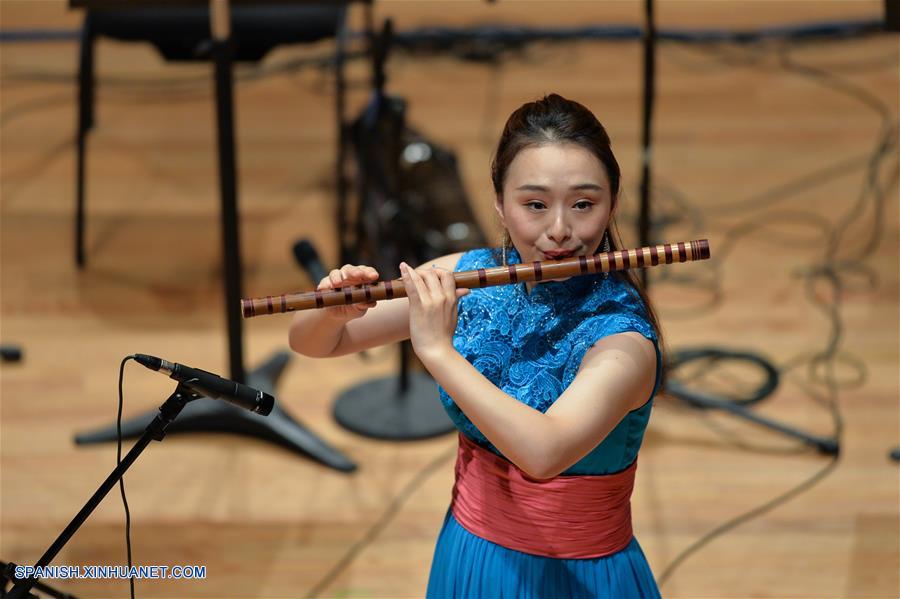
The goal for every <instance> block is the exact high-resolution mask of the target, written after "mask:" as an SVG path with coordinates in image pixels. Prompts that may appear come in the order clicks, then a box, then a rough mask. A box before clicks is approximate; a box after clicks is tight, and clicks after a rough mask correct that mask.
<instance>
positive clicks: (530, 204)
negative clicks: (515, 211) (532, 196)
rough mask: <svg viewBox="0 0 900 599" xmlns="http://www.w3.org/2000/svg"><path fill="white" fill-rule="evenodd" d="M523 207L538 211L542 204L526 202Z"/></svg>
mask: <svg viewBox="0 0 900 599" xmlns="http://www.w3.org/2000/svg"><path fill="white" fill-rule="evenodd" d="M525 205H526V206H528V207H529V208H531V209H532V210H539V209H541V208H543V207H544V204H543V202H538V201H536V200H535V201H531V202H526V203H525Z"/></svg>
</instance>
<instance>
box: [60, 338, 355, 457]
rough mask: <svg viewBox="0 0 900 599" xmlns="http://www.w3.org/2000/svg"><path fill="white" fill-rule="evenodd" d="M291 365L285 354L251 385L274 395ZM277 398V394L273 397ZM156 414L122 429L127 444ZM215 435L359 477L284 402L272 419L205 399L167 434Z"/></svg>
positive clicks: (86, 438) (101, 432) (88, 438)
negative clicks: (257, 442) (275, 448)
mask: <svg viewBox="0 0 900 599" xmlns="http://www.w3.org/2000/svg"><path fill="white" fill-rule="evenodd" d="M289 359H290V353H288V352H279V353H277V354H275V355H274V356H272V357H271V358H269V359H268V360H267V361H266V362H264V363H263V364H262V365H261V366H260V367H259V368H257V369H256V370H254V371H253V372H251V373H249V374H248V376H247V384H248V385H250V386H251V387H254V388H256V389H259V390H261V391H265V392H266V393H273V390H274V388H275V382H276V381H277V380H278V378H279V377H280V376H281V373H282V371H283V370H284V367H285V366H286V365H287V363H288V360H289ZM273 394H274V393H273ZM157 413H158V412H157V411H155V410H154V411H150V412H147V413H146V414H143V415H141V416H137V417H135V418H132V419H130V420H127V421H125V422H123V423H122V438H123V439H133V438H135V437H138V436H140V435H141V434H142V433H143V432H144V430H145V429H146V428H147V426H148V425H149V424H150V422H152V421H153V419H154V418H155V417H156V415H157ZM192 432H215V433H234V434H238V435H248V436H251V437H256V438H259V439H263V440H265V441H269V442H271V443H275V444H276V445H280V446H282V447H285V448H287V449H289V450H292V451H297V452H299V453H302V454H305V455H307V456H309V457H311V458H313V459H315V460H317V461H319V462H321V463H322V464H325V465H326V466H330V467H332V468H334V469H335V470H340V471H341V472H353V471H354V470H356V464H355V463H354V462H352V461H351V460H350V459H349V458H347V457H346V456H344V455H343V454H342V453H340V452H339V451H338V450H336V449H334V448H333V447H331V446H330V445H328V444H327V443H325V442H324V441H322V440H321V439H319V438H318V437H316V436H315V435H314V434H313V433H312V432H310V431H309V430H308V429H307V428H306V427H304V426H303V425H302V424H300V423H299V422H297V421H296V420H295V419H294V418H292V417H291V416H290V415H289V414H288V413H287V412H285V411H284V410H282V409H281V408H280V407H279V404H278V402H276V403H275V407H274V408H273V409H272V413H271V414H269V415H268V416H260V415H259V414H254V413H252V412H248V411H247V410H242V409H240V408H238V407H236V406H232V405H231V404H228V403H225V402H222V401H215V400H212V399H208V398H205V397H204V398H201V399H198V400H195V401H192V402H191V403H189V404H187V405H186V406H185V407H184V409H183V410H182V412H181V415H180V416H179V418H178V420H176V421H175V422H173V423H172V424H171V425H169V427H168V429H167V433H169V434H178V433H192ZM116 439H117V432H116V426H115V425H114V424H113V425H111V426H106V427H103V428H100V429H96V430H93V431H87V432H84V433H79V434H76V435H75V443H77V444H78V445H85V444H90V443H104V442H108V441H115V440H116Z"/></svg>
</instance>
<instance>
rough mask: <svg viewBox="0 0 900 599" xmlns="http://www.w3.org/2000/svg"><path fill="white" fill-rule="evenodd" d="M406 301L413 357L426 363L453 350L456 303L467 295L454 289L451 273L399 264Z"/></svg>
mask: <svg viewBox="0 0 900 599" xmlns="http://www.w3.org/2000/svg"><path fill="white" fill-rule="evenodd" d="M400 274H401V276H402V278H403V285H404V287H406V296H407V297H408V298H409V338H410V341H412V345H413V349H415V352H416V355H418V356H419V358H420V359H421V360H422V361H423V362H425V363H426V365H427V361H428V360H429V359H432V358H435V359H439V357H440V356H441V355H445V354H446V352H447V351H452V350H453V332H454V331H455V330H456V321H457V301H458V299H459V298H460V297H463V296H464V295H467V294H468V293H469V290H468V289H465V288H460V289H457V288H456V279H454V278H453V273H452V272H450V271H449V270H446V269H443V268H436V267H435V268H423V269H421V270H414V269H412V268H410V267H409V265H407V264H406V263H405V262H401V263H400Z"/></svg>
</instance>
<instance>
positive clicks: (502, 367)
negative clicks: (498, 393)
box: [427, 249, 662, 599]
mask: <svg viewBox="0 0 900 599" xmlns="http://www.w3.org/2000/svg"><path fill="white" fill-rule="evenodd" d="M519 261H520V257H519V255H518V253H517V252H516V251H515V250H512V252H511V253H510V254H509V257H508V262H509V263H510V264H514V263H517V262H519ZM493 266H498V256H497V252H496V250H491V249H478V250H473V251H470V252H466V253H465V254H463V256H462V257H461V258H460V260H459V262H458V263H457V265H456V270H457V271H463V270H474V269H477V268H490V267H493ZM625 331H636V332H638V333H640V334H642V335H644V336H645V337H647V338H648V339H649V340H651V341H652V342H653V345H654V346H655V347H656V355H657V376H656V385H655V386H654V388H653V392H652V393H651V394H650V397H648V400H647V402H646V403H645V404H644V405H643V406H642V407H640V408H638V409H636V410H634V411H632V412H629V413H628V414H627V415H626V416H625V418H624V419H623V420H622V421H621V422H620V423H619V424H618V425H617V426H616V427H615V429H613V431H612V432H611V433H610V434H609V435H608V436H607V437H606V438H605V439H604V440H603V442H602V443H600V444H599V445H598V446H597V447H595V448H594V449H593V450H592V451H591V452H590V453H589V454H588V455H586V456H585V457H584V458H582V459H581V460H579V461H578V462H577V463H576V464H574V465H572V466H571V467H570V468H569V469H568V470H566V471H565V472H563V473H562V476H565V475H580V474H594V475H596V474H612V473H616V472H619V471H622V470H624V469H626V468H627V467H628V466H630V465H631V464H632V462H634V460H635V459H636V458H637V454H638V450H639V449H640V446H641V441H642V440H643V437H644V430H645V428H646V426H647V421H648V420H649V418H650V410H651V406H652V403H653V402H652V398H653V395H655V393H656V390H657V388H658V387H659V382H660V374H661V372H662V370H661V367H660V366H661V359H660V352H659V345H658V342H657V336H656V332H655V331H654V330H653V326H652V325H651V324H650V322H649V320H648V318H647V313H646V310H645V309H644V305H643V302H642V301H641V299H640V296H639V295H637V293H636V292H635V291H634V290H633V289H632V288H631V286H630V285H628V283H627V282H625V281H624V280H623V279H621V278H620V277H619V276H617V275H615V274H611V275H609V277H608V278H607V279H604V278H603V277H602V276H601V275H584V276H579V277H572V278H570V279H568V280H566V281H560V282H545V283H539V284H537V285H535V286H534V287H533V288H532V291H531V292H530V293H529V292H527V291H526V289H525V284H524V283H520V284H518V285H501V286H496V287H486V288H483V289H473V290H472V291H471V293H469V294H468V295H466V296H464V297H462V298H461V299H460V301H459V321H458V324H457V328H456V332H455V333H454V336H453V346H454V347H455V348H456V350H457V351H458V352H459V353H460V354H462V355H463V356H464V357H465V358H466V359H467V360H468V361H469V362H470V363H472V364H473V365H474V366H475V368H476V369H477V370H478V371H479V372H481V373H482V374H483V375H484V376H485V377H487V378H488V379H489V380H490V381H491V382H493V383H494V384H495V385H496V386H497V387H498V388H499V389H501V390H502V391H503V392H505V393H507V394H509V395H511V396H512V397H515V398H516V399H518V400H519V401H521V402H523V403H525V404H528V405H529V406H531V407H533V408H535V409H537V410H540V411H541V412H545V411H546V410H547V409H548V408H549V407H550V406H551V405H552V404H553V402H554V401H555V400H556V399H557V398H558V397H559V396H560V395H561V394H562V392H563V391H564V390H565V389H566V387H568V386H569V384H570V383H571V382H572V380H573V379H574V378H575V374H576V373H577V372H578V368H579V366H580V365H581V360H582V358H583V357H584V354H585V353H586V352H587V350H588V349H590V347H591V346H592V345H593V344H594V343H595V342H596V341H597V340H599V339H600V338H602V337H605V336H607V335H613V334H615V333H622V332H625ZM439 391H440V397H441V402H442V403H443V405H444V408H445V409H446V411H447V414H448V415H449V416H450V418H451V419H452V420H453V422H454V423H455V424H456V427H457V428H458V429H459V430H460V432H462V433H463V434H464V435H467V436H468V437H469V438H470V439H472V440H473V441H475V442H476V443H478V444H479V445H481V446H482V447H486V448H487V449H489V450H491V451H493V452H494V453H497V454H499V455H502V454H501V453H500V451H499V450H498V449H497V448H496V447H494V446H493V445H492V444H491V443H490V441H488V440H487V439H486V438H485V436H484V435H483V434H482V433H481V431H479V430H478V428H476V427H475V425H474V424H473V423H472V422H471V421H470V420H469V419H468V418H467V417H466V415H465V414H463V413H462V411H461V410H460V409H459V408H458V407H457V406H456V404H455V403H454V402H453V400H452V399H451V398H450V396H449V395H447V392H446V391H445V390H444V389H443V388H439ZM427 596H428V597H430V598H433V599H444V598H450V597H465V598H473V599H474V598H485V599H495V598H501V597H510V598H516V599H530V598H534V599H538V598H547V599H552V598H556V597H566V598H576V597H585V598H586V597H614V598H617V599H619V598H631V597H659V590H658V588H657V586H656V582H655V580H654V578H653V573H652V572H651V571H650V566H649V564H648V563H647V560H646V558H645V557H644V553H643V551H642V550H641V548H640V545H638V542H637V540H636V539H634V538H632V540H631V543H630V544H629V545H628V546H627V547H626V548H625V549H623V550H621V551H619V552H617V553H614V554H612V555H609V556H605V557H599V558H591V559H558V558H551V557H544V556H538V555H532V554H528V553H523V552H520V551H516V550H513V549H508V548H506V547H503V546H501V545H498V544H496V543H492V542H491V541H487V540H485V539H482V538H481V537H478V536H476V535H474V534H473V533H471V532H469V531H468V530H466V529H465V528H463V527H462V526H461V525H460V524H459V523H458V522H457V521H456V519H455V518H454V516H453V514H452V512H451V511H450V510H449V509H448V511H447V515H446V516H445V518H444V524H443V527H442V528H441V531H440V534H439V535H438V540H437V546H436V547H435V551H434V558H433V560H432V565H431V574H430V576H429V580H428V590H427Z"/></svg>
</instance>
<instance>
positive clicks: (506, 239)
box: [503, 231, 510, 266]
mask: <svg viewBox="0 0 900 599" xmlns="http://www.w3.org/2000/svg"><path fill="white" fill-rule="evenodd" d="M509 243H510V239H509V231H503V266H507V264H506V246H507V245H508V244H509Z"/></svg>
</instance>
